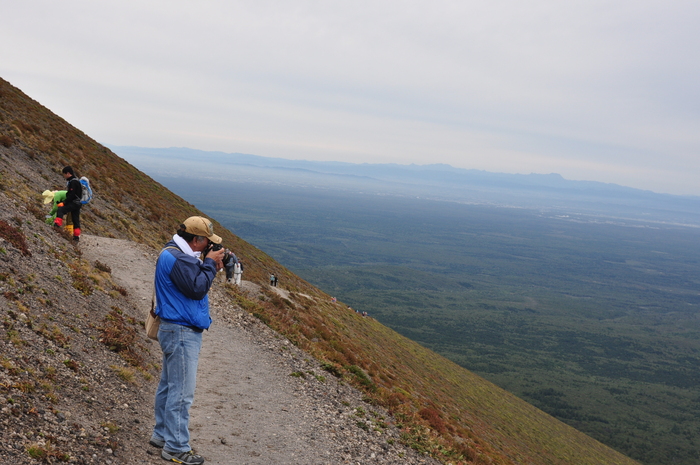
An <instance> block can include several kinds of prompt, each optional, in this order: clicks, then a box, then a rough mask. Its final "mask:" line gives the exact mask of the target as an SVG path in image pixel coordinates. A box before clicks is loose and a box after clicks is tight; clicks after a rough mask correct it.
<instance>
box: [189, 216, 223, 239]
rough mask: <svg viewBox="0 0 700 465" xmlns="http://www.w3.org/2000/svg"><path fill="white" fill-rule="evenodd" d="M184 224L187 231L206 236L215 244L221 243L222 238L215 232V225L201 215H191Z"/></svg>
mask: <svg viewBox="0 0 700 465" xmlns="http://www.w3.org/2000/svg"><path fill="white" fill-rule="evenodd" d="M183 224H184V225H185V232H188V233H190V234H194V235H195V236H204V237H206V238H207V239H209V240H210V241H212V242H213V243H214V244H221V238H220V237H219V236H217V235H216V234H214V225H213V224H211V221H209V220H208V219H206V218H203V217H201V216H190V217H189V218H187V219H186V220H185V222H184V223H183Z"/></svg>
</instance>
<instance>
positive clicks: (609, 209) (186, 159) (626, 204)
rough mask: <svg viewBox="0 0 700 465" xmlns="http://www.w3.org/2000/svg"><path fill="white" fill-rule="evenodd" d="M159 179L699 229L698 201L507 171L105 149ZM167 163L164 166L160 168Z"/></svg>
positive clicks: (186, 150) (190, 151)
mask: <svg viewBox="0 0 700 465" xmlns="http://www.w3.org/2000/svg"><path fill="white" fill-rule="evenodd" d="M108 147H109V148H111V149H112V150H113V151H114V152H115V153H117V154H119V155H120V156H122V157H124V158H125V159H126V160H127V161H129V162H130V163H132V164H133V165H135V166H136V167H137V168H139V169H142V170H143V171H145V172H146V173H148V174H150V175H151V176H154V177H155V178H156V179H158V178H159V177H181V176H188V177H192V176H194V177H201V178H211V179H230V180H231V181H232V182H252V183H261V182H268V183H276V184H287V185H299V186H307V187H308V186H314V187H319V188H328V189H337V190H352V191H364V192H375V193H378V194H390V195H402V196H418V197H424V198H431V199H435V200H445V201H454V202H461V203H474V204H487V205H496V206H503V207H517V208H533V209H544V210H547V211H551V212H554V213H561V214H567V215H580V216H582V218H587V219H589V220H590V219H591V217H593V218H594V219H595V220H596V221H599V220H600V219H601V218H605V219H607V220H614V221H643V222H646V223H650V222H651V223H666V224H668V223H670V224H678V225H685V226H694V227H700V197H697V196H679V195H671V194H659V193H655V192H652V191H648V190H641V189H635V188H631V187H625V186H620V185H617V184H609V183H602V182H596V181H571V180H567V179H564V178H563V177H562V176H561V175H559V174H555V173H551V174H535V173H532V174H527V175H524V174H508V173H491V172H488V171H481V170H473V169H462V168H455V167H452V166H450V165H446V164H430V165H415V164H411V165H400V164H394V163H391V164H369V163H362V164H355V163H345V162H332V161H330V162H329V161H308V160H288V159H284V158H268V157H261V156H257V155H250V154H243V153H224V152H207V151H202V150H195V149H189V148H145V147H132V146H108ZM164 160H167V163H164Z"/></svg>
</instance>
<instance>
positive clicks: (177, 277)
mask: <svg viewBox="0 0 700 465" xmlns="http://www.w3.org/2000/svg"><path fill="white" fill-rule="evenodd" d="M215 277H216V262H215V261H214V260H212V259H211V258H205V259H204V263H202V262H200V261H199V260H197V259H196V258H194V257H189V256H185V257H182V258H178V260H177V261H176V262H175V266H173V269H172V270H171V271H170V279H171V280H172V282H173V284H175V286H177V288H178V289H179V291H180V292H182V293H183V294H184V295H185V296H186V297H187V298H189V299H193V300H202V299H203V298H204V297H205V296H206V295H207V292H209V288H210V287H211V285H212V283H213V282H214V278H215Z"/></svg>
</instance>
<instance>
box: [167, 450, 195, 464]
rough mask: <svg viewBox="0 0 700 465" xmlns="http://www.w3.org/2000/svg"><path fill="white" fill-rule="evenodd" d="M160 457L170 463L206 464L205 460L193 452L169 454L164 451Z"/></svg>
mask: <svg viewBox="0 0 700 465" xmlns="http://www.w3.org/2000/svg"><path fill="white" fill-rule="evenodd" d="M160 456H161V457H162V458H164V459H165V460H167V461H168V462H175V463H184V464H185V465H200V464H202V463H204V458H203V457H202V456H201V455H197V454H195V453H194V452H192V451H191V450H190V451H187V452H168V451H167V450H165V449H163V452H161V453H160Z"/></svg>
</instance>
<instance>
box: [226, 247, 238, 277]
mask: <svg viewBox="0 0 700 465" xmlns="http://www.w3.org/2000/svg"><path fill="white" fill-rule="evenodd" d="M223 261H224V266H225V267H226V282H227V283H229V284H231V283H233V273H234V268H235V266H236V263H238V257H236V254H235V253H233V252H231V251H230V250H229V249H226V251H225V252H224V259H223Z"/></svg>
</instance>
